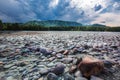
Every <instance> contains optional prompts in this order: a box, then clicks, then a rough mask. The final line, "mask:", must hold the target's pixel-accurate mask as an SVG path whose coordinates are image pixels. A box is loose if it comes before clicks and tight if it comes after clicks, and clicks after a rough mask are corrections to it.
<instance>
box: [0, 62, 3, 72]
mask: <svg viewBox="0 0 120 80" xmlns="http://www.w3.org/2000/svg"><path fill="white" fill-rule="evenodd" d="M2 70H4V65H3V62H0V71H2Z"/></svg>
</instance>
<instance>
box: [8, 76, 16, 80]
mask: <svg viewBox="0 0 120 80" xmlns="http://www.w3.org/2000/svg"><path fill="white" fill-rule="evenodd" d="M6 80H17V79H14V77H12V76H9V77H7V78H6Z"/></svg>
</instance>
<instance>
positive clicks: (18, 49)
mask: <svg viewBox="0 0 120 80" xmlns="http://www.w3.org/2000/svg"><path fill="white" fill-rule="evenodd" d="M85 56H92V57H94V58H96V59H99V60H100V61H103V62H104V71H103V72H101V73H99V74H97V75H91V78H90V80H120V32H80V31H78V32H77V31H61V32H59V31H36V32H35V31H20V32H9V31H8V32H0V80H87V78H86V77H83V74H82V73H81V71H80V70H79V69H78V68H77V67H78V65H76V64H77V62H78V60H79V59H81V58H84V57H85Z"/></svg>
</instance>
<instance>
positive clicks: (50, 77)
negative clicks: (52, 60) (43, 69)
mask: <svg viewBox="0 0 120 80" xmlns="http://www.w3.org/2000/svg"><path fill="white" fill-rule="evenodd" d="M47 80H58V76H57V75H56V74H54V73H49V74H48V75H47Z"/></svg>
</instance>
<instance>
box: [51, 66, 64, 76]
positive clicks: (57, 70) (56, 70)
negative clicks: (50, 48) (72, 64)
mask: <svg viewBox="0 0 120 80" xmlns="http://www.w3.org/2000/svg"><path fill="white" fill-rule="evenodd" d="M64 70H65V66H64V65H63V64H57V65H56V66H55V68H52V69H51V72H53V73H55V74H56V75H60V74H62V73H64Z"/></svg>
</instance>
